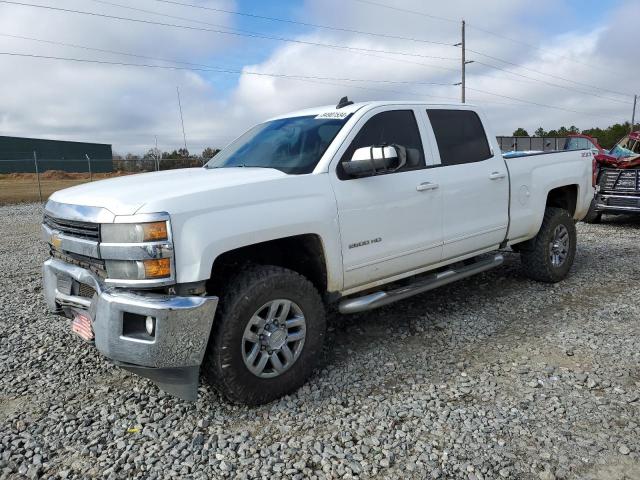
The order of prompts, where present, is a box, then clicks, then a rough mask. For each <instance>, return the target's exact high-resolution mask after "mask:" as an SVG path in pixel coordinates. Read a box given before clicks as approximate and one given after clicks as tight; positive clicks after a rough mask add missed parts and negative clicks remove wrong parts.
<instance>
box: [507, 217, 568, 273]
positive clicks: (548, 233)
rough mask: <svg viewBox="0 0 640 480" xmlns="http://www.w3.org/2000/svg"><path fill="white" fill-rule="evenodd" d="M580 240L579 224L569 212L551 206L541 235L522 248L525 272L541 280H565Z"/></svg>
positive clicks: (543, 223) (539, 233) (524, 244)
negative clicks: (576, 223) (577, 230)
mask: <svg viewBox="0 0 640 480" xmlns="http://www.w3.org/2000/svg"><path fill="white" fill-rule="evenodd" d="M576 241H577V235H576V226H575V223H574V221H573V218H571V215H569V212H567V211H566V210H564V209H562V208H553V207H550V208H547V209H546V210H545V213H544V218H543V220H542V226H541V227H540V231H539V232H538V235H536V236H535V237H534V238H532V239H531V240H529V241H527V242H525V243H523V244H522V247H521V248H520V259H521V260H522V266H523V267H524V273H525V275H527V276H528V277H529V278H531V279H533V280H537V281H539V282H548V283H556V282H559V281H560V280H563V279H564V278H565V277H566V276H567V274H568V273H569V269H570V268H571V265H573V260H574V258H575V255H576Z"/></svg>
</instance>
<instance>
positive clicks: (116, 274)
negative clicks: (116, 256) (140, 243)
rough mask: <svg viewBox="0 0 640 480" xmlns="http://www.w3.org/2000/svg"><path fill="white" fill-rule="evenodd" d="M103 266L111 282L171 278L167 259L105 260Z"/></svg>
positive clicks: (169, 262)
mask: <svg viewBox="0 0 640 480" xmlns="http://www.w3.org/2000/svg"><path fill="white" fill-rule="evenodd" d="M105 265H106V267H107V275H108V277H109V279H111V280H154V279H160V278H168V277H170V276H171V261H170V259H168V258H157V259H152V260H106V261H105Z"/></svg>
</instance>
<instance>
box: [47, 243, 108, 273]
mask: <svg viewBox="0 0 640 480" xmlns="http://www.w3.org/2000/svg"><path fill="white" fill-rule="evenodd" d="M50 254H51V257H52V258H57V259H58V260H62V261H63V262H65V263H70V264H71V265H76V266H78V267H82V268H85V269H87V270H90V271H92V272H93V273H95V274H96V275H98V276H100V277H102V278H106V276H107V269H106V267H105V266H104V260H99V259H97V258H90V257H85V256H84V255H77V254H75V253H70V252H67V253H66V254H65V253H62V252H59V251H57V250H55V249H53V248H52V249H51V250H50Z"/></svg>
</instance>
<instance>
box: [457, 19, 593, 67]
mask: <svg viewBox="0 0 640 480" xmlns="http://www.w3.org/2000/svg"><path fill="white" fill-rule="evenodd" d="M467 26H468V27H470V28H473V29H474V30H478V31H479V32H483V33H487V34H489V35H493V36H495V37H498V38H502V39H504V40H509V41H510V42H514V43H518V44H520V45H524V46H525V47H529V48H531V49H533V50H538V51H539V52H542V53H553V54H554V55H555V56H556V57H558V58H563V59H565V60H569V61H570V62H574V63H577V64H580V65H584V66H587V67H590V68H600V67H598V66H595V65H591V64H589V63H585V62H581V61H579V60H576V59H575V58H571V57H568V56H566V55H558V54H557V53H555V52H551V51H550V50H547V49H544V48H541V47H538V46H537V45H533V44H531V43H527V42H523V41H522V40H516V39H515V38H511V37H508V36H506V35H503V34H502V33H497V32H492V31H491V30H486V29H484V28H480V27H476V26H475V25H474V24H469V23H467Z"/></svg>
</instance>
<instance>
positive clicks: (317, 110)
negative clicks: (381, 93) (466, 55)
mask: <svg viewBox="0 0 640 480" xmlns="http://www.w3.org/2000/svg"><path fill="white" fill-rule="evenodd" d="M387 105H424V106H431V107H472V108H475V107H476V105H473V104H471V103H456V102H448V103H447V102H437V103H436V102H422V101H419V100H387V101H375V102H359V103H352V104H351V105H347V106H345V107H342V108H336V105H324V106H321V107H312V108H306V109H304V110H297V111H295V112H289V113H285V114H282V115H278V116H275V117H272V118H270V119H269V120H267V121H271V120H278V119H281V118H291V117H306V116H317V115H320V114H323V113H327V112H341V113H345V114H347V115H348V114H351V113H355V112H357V111H358V110H360V109H362V108H366V109H367V110H369V109H372V108H376V107H384V106H387Z"/></svg>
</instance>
